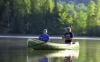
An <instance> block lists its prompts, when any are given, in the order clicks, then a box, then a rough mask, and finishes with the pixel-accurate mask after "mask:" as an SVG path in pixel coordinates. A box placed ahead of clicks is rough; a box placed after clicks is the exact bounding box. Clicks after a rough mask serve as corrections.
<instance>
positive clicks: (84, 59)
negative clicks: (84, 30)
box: [0, 37, 100, 62]
mask: <svg viewBox="0 0 100 62" xmlns="http://www.w3.org/2000/svg"><path fill="white" fill-rule="evenodd" d="M29 38H30V37H29ZM27 40H28V37H25V38H20V37H17V38H16V37H14V38H12V37H8V38H7V37H1V38H0V62H100V39H99V38H86V37H82V38H81V37H79V38H78V37H77V38H75V39H74V40H73V41H74V42H76V41H79V44H80V49H79V50H65V51H55V50H53V51H51V50H37V51H35V50H29V49H28V46H27ZM54 42H57V43H63V40H60V38H59V39H57V38H56V39H55V40H54Z"/></svg>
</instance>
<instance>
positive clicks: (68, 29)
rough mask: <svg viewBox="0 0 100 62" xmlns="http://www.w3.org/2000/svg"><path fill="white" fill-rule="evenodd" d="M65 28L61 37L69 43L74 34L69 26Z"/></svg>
mask: <svg viewBox="0 0 100 62" xmlns="http://www.w3.org/2000/svg"><path fill="white" fill-rule="evenodd" d="M65 29H66V33H65V34H64V35H62V39H64V38H65V43H66V44H71V43H72V38H73V36H74V34H73V33H72V32H71V28H70V27H67V28H65Z"/></svg>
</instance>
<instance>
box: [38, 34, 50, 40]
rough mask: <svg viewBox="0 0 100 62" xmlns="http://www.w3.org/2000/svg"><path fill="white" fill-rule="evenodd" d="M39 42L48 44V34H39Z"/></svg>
mask: <svg viewBox="0 0 100 62" xmlns="http://www.w3.org/2000/svg"><path fill="white" fill-rule="evenodd" d="M39 40H41V41H45V42H48V41H49V40H50V39H49V35H48V34H41V35H40V36H39Z"/></svg>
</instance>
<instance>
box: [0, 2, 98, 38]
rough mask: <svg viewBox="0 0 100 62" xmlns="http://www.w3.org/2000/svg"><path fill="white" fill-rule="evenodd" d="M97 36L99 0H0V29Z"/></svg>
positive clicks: (35, 33) (13, 32)
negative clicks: (69, 30) (69, 31)
mask: <svg viewBox="0 0 100 62" xmlns="http://www.w3.org/2000/svg"><path fill="white" fill-rule="evenodd" d="M67 26H70V27H71V28H72V32H73V33H74V34H75V35H76V36H100V0H96V1H95V2H94V1H92V0H90V2H89V3H88V5H84V4H83V3H78V4H75V3H74V2H71V3H66V2H64V1H63V2H59V1H58V0H0V33H3V34H33V35H37V34H41V33H42V32H43V29H45V28H46V29H48V34H49V35H62V34H64V33H65V30H64V28H66V27H67Z"/></svg>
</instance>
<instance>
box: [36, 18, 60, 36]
mask: <svg viewBox="0 0 100 62" xmlns="http://www.w3.org/2000/svg"><path fill="white" fill-rule="evenodd" d="M37 19H39V18H38V17H37ZM39 20H40V19H39ZM40 21H41V22H42V20H40ZM48 27H50V28H51V29H52V30H53V31H55V32H57V33H58V34H59V35H61V34H60V32H58V31H56V30H55V29H54V28H53V27H51V26H50V25H49V24H48Z"/></svg>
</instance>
